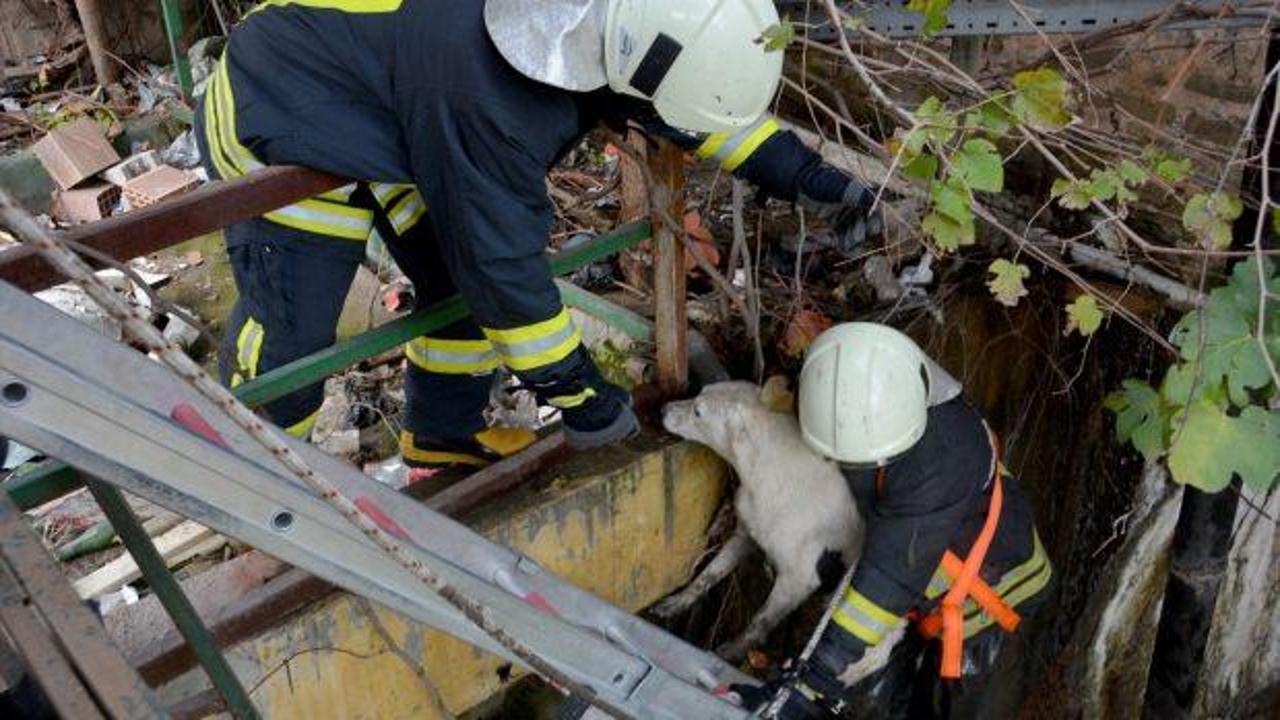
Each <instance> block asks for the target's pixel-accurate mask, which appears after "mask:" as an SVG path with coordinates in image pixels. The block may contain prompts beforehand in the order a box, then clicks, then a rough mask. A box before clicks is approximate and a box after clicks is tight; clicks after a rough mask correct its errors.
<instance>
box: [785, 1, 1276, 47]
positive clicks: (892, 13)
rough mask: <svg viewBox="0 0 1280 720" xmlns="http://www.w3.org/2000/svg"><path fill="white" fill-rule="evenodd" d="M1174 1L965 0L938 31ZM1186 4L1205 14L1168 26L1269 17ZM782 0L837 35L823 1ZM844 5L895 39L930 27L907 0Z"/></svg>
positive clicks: (1027, 30) (1090, 15) (1042, 24)
mask: <svg viewBox="0 0 1280 720" xmlns="http://www.w3.org/2000/svg"><path fill="white" fill-rule="evenodd" d="M1172 4H1173V3H1171V2H1170V1H1169V0H1023V2H1020V3H1018V5H1020V6H1021V7H1022V10H1023V12H1025V13H1026V15H1025V16H1024V15H1023V13H1020V12H1018V10H1017V9H1015V8H1014V3H1013V2H1010V0H959V1H958V2H954V3H952V4H951V7H950V8H948V10H947V19H948V23H947V27H946V28H945V29H944V30H942V31H940V32H939V33H937V36H938V37H966V36H969V37H971V36H983V35H1031V34H1035V33H1039V32H1044V33H1088V32H1094V31H1097V30H1103V29H1105V28H1109V27H1118V26H1122V25H1126V24H1129V23H1134V22H1140V21H1143V20H1147V19H1148V18H1152V17H1155V16H1158V15H1160V14H1161V13H1164V12H1166V11H1167V10H1168V9H1169V7H1170V5H1172ZM1185 4H1186V5H1188V6H1190V7H1192V8H1194V9H1196V10H1199V11H1201V13H1202V15H1203V17H1200V18H1194V19H1188V20H1181V21H1178V22H1174V23H1170V24H1169V25H1167V26H1166V29H1169V30H1183V29H1188V28H1194V27H1205V26H1218V27H1238V26H1242V25H1258V24H1261V23H1262V22H1264V21H1265V16H1264V15H1259V14H1252V13H1244V14H1241V13H1237V12H1235V11H1234V9H1233V8H1228V10H1227V12H1225V13H1224V15H1223V17H1222V18H1218V17H1215V16H1216V15H1217V14H1218V12H1219V11H1220V10H1222V7H1223V4H1224V3H1222V2H1218V1H1215V0H1193V1H1192V2H1187V3H1185ZM1238 4H1239V3H1235V4H1234V5H1238ZM777 5H778V9H779V10H781V11H782V12H786V13H790V14H791V18H792V19H793V20H797V21H799V20H802V19H804V17H805V13H806V8H807V12H808V13H809V18H810V21H811V22H815V23H817V24H816V27H813V28H811V29H810V30H809V33H808V34H809V37H810V38H813V39H816V40H824V41H825V40H831V39H833V38H835V37H836V33H835V30H834V29H833V28H832V27H831V23H830V22H828V21H827V16H826V11H825V9H824V8H823V7H822V3H814V2H810V1H807V0H782V1H781V2H778V3H777ZM840 6H841V7H842V9H844V10H845V11H847V12H848V13H849V14H850V15H852V16H853V17H858V18H861V19H863V20H864V21H865V22H866V24H867V29H869V30H871V31H874V32H875V33H877V34H879V35H884V36H887V37H890V38H910V37H918V36H919V35H920V34H921V29H922V28H923V26H924V16H923V15H922V14H920V13H918V12H911V11H908V10H907V9H906V3H905V2H903V1H902V0H862V1H861V2H857V3H848V2H842V3H840ZM1028 19H1029V20H1030V21H1028Z"/></svg>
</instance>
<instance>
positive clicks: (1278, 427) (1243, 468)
mask: <svg viewBox="0 0 1280 720" xmlns="http://www.w3.org/2000/svg"><path fill="white" fill-rule="evenodd" d="M1173 425H1174V427H1173V431H1172V432H1173V445H1172V446H1171V447H1170V448H1169V471H1170V473H1171V474H1172V475H1173V479H1174V480H1176V481H1178V482H1180V483H1183V484H1186V485H1191V486H1193V487H1197V488H1199V489H1201V490H1203V491H1205V492H1218V491H1219V490H1222V489H1224V488H1226V487H1227V485H1229V484H1230V483H1231V478H1232V476H1233V475H1239V476H1240V478H1241V479H1242V480H1243V481H1244V483H1245V484H1246V485H1248V486H1249V487H1250V488H1252V489H1254V490H1258V491H1262V492H1265V491H1267V490H1270V489H1271V488H1272V487H1273V486H1274V485H1275V483H1276V478H1277V475H1278V474H1280V412H1268V411H1267V410H1264V409H1263V408H1260V407H1257V406H1250V407H1247V408H1245V409H1244V410H1243V411H1242V412H1241V413H1240V415H1239V416H1238V417H1231V416H1230V415H1228V414H1227V413H1226V411H1224V410H1223V408H1221V407H1219V406H1218V405H1217V404H1215V403H1213V402H1210V401H1208V400H1198V401H1196V402H1195V403H1193V404H1192V405H1191V406H1189V407H1188V408H1187V410H1186V418H1185V419H1183V418H1182V417H1181V416H1180V415H1175V416H1174V420H1173Z"/></svg>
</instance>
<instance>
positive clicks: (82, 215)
mask: <svg viewBox="0 0 1280 720" xmlns="http://www.w3.org/2000/svg"><path fill="white" fill-rule="evenodd" d="M119 202H120V188H119V187H116V186H115V185H112V184H109V183H97V184H93V185H85V186H83V187H79V188H75V189H73V190H54V191H53V207H52V209H51V210H52V213H53V216H54V217H55V218H57V219H59V220H61V221H62V222H65V223H70V224H73V225H74V224H79V223H86V222H93V221H94V220H101V219H102V218H105V217H108V216H110V215H111V211H112V210H113V209H114V208H115V206H116V204H117V203H119Z"/></svg>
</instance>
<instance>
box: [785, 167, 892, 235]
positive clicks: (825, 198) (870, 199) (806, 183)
mask: <svg viewBox="0 0 1280 720" xmlns="http://www.w3.org/2000/svg"><path fill="white" fill-rule="evenodd" d="M837 178H838V181H837ZM875 199H876V194H875V193H874V192H873V191H872V190H871V188H868V187H867V186H865V185H863V184H862V183H860V182H858V181H857V180H854V179H853V178H851V177H849V176H848V175H845V174H844V173H841V172H840V171H839V170H836V169H835V168H831V167H830V166H824V169H823V171H821V172H816V173H813V174H811V175H810V176H807V177H806V178H802V180H801V183H800V187H799V195H798V197H797V203H798V204H799V205H800V207H802V208H804V210H805V213H806V214H807V216H808V218H809V219H817V220H820V221H822V222H824V223H826V224H827V225H828V226H829V227H830V228H831V231H832V233H833V234H834V235H835V247H836V249H837V250H838V251H840V252H842V253H845V254H850V253H853V252H854V251H856V250H857V249H858V248H859V247H861V246H862V244H863V243H865V242H866V241H867V239H869V238H874V237H877V236H879V235H880V234H881V233H883V232H884V218H883V216H882V215H881V213H880V210H879V208H876V209H875V211H874V212H872V206H873V205H874V204H875Z"/></svg>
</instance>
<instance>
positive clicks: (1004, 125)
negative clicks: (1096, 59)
mask: <svg viewBox="0 0 1280 720" xmlns="http://www.w3.org/2000/svg"><path fill="white" fill-rule="evenodd" d="M1013 123H1014V118H1013V115H1012V114H1010V113H1009V110H1008V109H1006V108H1005V106H1004V105H1002V104H1000V103H999V102H997V101H995V100H990V101H987V102H985V103H983V104H981V105H979V106H978V108H977V110H975V111H973V112H971V113H969V114H968V115H966V116H965V127H968V128H970V129H974V130H984V131H986V132H987V134H989V135H991V136H992V137H996V138H1001V137H1004V136H1005V134H1006V133H1008V132H1009V128H1011V127H1013Z"/></svg>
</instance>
